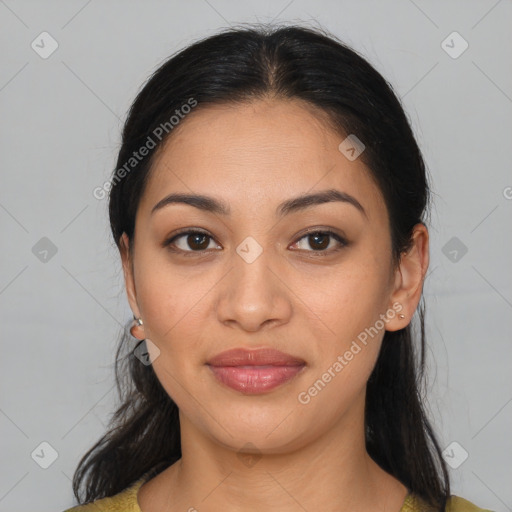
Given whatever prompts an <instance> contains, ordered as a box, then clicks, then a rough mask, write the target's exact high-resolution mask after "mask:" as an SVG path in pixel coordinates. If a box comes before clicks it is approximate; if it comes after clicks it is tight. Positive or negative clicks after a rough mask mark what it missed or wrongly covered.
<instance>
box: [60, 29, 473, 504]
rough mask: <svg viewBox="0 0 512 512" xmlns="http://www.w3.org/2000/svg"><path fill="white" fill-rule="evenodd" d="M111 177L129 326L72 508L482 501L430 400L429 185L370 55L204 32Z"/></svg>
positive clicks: (280, 33)
mask: <svg viewBox="0 0 512 512" xmlns="http://www.w3.org/2000/svg"><path fill="white" fill-rule="evenodd" d="M107 188H110V221H111V227H112V233H113V237H114V240H115V242H116V244H117V246H118V248H119V251H120V256H121V259H122V263H123V270H124V277H125V284H126V292H127V296H128V300H129V303H130V307H131V309H132V311H133V314H134V318H135V320H136V322H135V324H134V325H133V326H132V328H131V334H132V336H133V337H134V338H136V339H138V340H140V341H139V343H138V344H137V345H136V347H133V345H131V342H132V341H133V338H132V339H130V338H129V337H127V339H123V340H122V343H121V344H120V347H119V350H118V354H117V356H118V361H119V355H120V351H121V349H122V348H123V347H128V350H127V352H128V355H127V357H125V358H124V359H123V360H121V361H120V362H121V363H123V362H126V363H127V364H128V365H129V379H128V380H127V382H126V383H125V387H123V386H122V385H121V384H119V386H120V391H121V392H122V393H124V395H123V403H122V405H121V407H120V408H119V409H118V411H117V412H116V414H115V416H114V418H113V424H112V428H111V429H110V430H109V431H108V433H107V434H106V435H105V436H104V437H103V438H102V439H101V440H100V441H99V442H98V443H97V444H96V445H95V446H94V447H93V448H91V450H90V451H89V452H88V453H87V454H86V455H85V456H84V458H83V459H82V461H81V462H80V465H79V467H78V469H77V471H76V473H75V476H74V482H73V488H74V491H75V495H76V497H77V498H78V500H79V503H82V504H84V503H91V502H93V501H94V500H96V501H95V502H94V503H93V504H92V503H91V504H89V505H85V506H82V507H75V508H73V509H70V510H73V511H99V510H119V511H128V510H131V511H139V512H140V511H142V512H157V511H158V512H163V511H166V512H167V511H169V512H171V511H177V510H189V511H194V510H200V511H221V510H222V511H231V510H233V511H235V510H236V511H239V510H243V511H260V510H262V511H263V510H264V511H268V510H279V511H284V512H286V511H297V510H307V511H318V510H332V511H338V512H339V511H352V512H353V511H372V512H376V511H379V512H398V511H402V512H405V511H409V512H410V511H426V510H435V511H444V510H447V511H451V512H456V511H465V512H467V511H479V510H482V509H480V508H478V507H476V506H475V505H473V504H471V503H470V502H468V501H467V500H464V499H462V498H460V497H456V496H451V494H450V483H449V476H448V472H447V468H446V465H445V462H444V460H443V458H442V456H441V449H440V446H439V444H438V442H437V440H436V437H435V434H434V432H433V429H432V426H431V424H430V423H429V421H428V419H427V417H426V414H425V412H424V406H423V404H422V402H421V399H420V377H421V376H422V375H423V355H424V349H425V346H424V344H425V340H424V327H423V305H420V299H421V296H422V287H423V282H424V278H425V274H426V272H427V268H428V263H429V237H428V230H427V227H426V224H425V219H426V215H427V213H428V212H427V207H428V203H429V188H428V184H427V176H426V171H425V165H424V162H423V160H422V156H421V153H420V151H419V148H418V146H417V143H416V141H415V139H414V137H413V134H412V131H411V128H410V126H409V123H408V121H407V119H406V116H405V114H404V111H403V109H402V107H401V105H400V103H399V101H398V100H397V98H396V96H395V95H394V93H393V91H392V89H391V87H390V86H389V84H387V82H386V81H385V80H384V79H383V78H382V77H381V75H380V74H379V73H378V72H377V71H376V70H375V69H373V67H371V66H370V64H369V63H368V62H366V61H365V60H364V59H363V58H362V57H360V56H359V55H357V54H356V53H355V52H354V51H353V50H351V49H349V48H348V47H346V46H345V45H343V44H342V43H341V42H339V41H337V40H336V39H335V38H334V37H333V36H331V35H328V34H324V33H322V32H321V31H318V30H312V29H308V28H301V27H295V26H291V27H284V28H279V29H275V28H265V27H263V28H261V27H258V28H243V29H232V30H228V31H225V32H223V33H220V34H218V35H215V36H213V37H209V38H207V39H204V40H203V41H200V42H197V43H195V44H193V45H191V46H190V47H188V48H186V49H184V50H183V51H181V52H179V53H178V54H177V55H175V56H173V57H172V58H170V59H169V60H168V61H167V62H166V63H165V64H164V65H162V66H161V67H160V68H159V69H158V70H157V71H156V72H155V73H154V74H153V76H152V77H151V78H150V80H149V81H148V82H147V84H146V85H145V87H144V88H143V89H142V91H141V92H140V93H139V95H138V97H137V98H136V100H135V102H134V104H133V106H132V108H131V110H130V113H129V116H128V119H127V121H126V125H125V127H124V132H123V140H122V146H121V149H120V152H119V158H118V162H117V166H116V171H115V172H114V175H113V177H112V181H111V183H110V185H108V186H107V187H105V189H107ZM417 309H418V315H417V322H418V327H419V328H418V329H417V331H418V332H419V334H420V337H419V339H418V340H415V339H414V337H413V332H412V328H411V320H412V317H413V315H414V313H415V311H416V310H417ZM415 343H417V344H418V345H419V351H418V353H419V354H421V358H419V361H417V358H416V350H417V349H416V348H415ZM118 370H119V369H118V368H117V367H116V375H117V377H118V382H119V372H118ZM123 375H124V374H123ZM81 488H83V490H84V496H81V494H80V490H81Z"/></svg>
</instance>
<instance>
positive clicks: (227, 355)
mask: <svg viewBox="0 0 512 512" xmlns="http://www.w3.org/2000/svg"><path fill="white" fill-rule="evenodd" d="M206 364H208V365H210V366H263V365H271V366H301V365H304V364H305V361H304V360H303V359H300V358H298V357H295V356H291V355H290V354H286V353H284V352H280V351H279V350H275V349H273V348H260V349H252V350H251V349H245V348H235V349H232V350H227V351H225V352H221V353H220V354H217V355H216V356H214V357H212V358H211V359H209V360H208V361H207V363H206Z"/></svg>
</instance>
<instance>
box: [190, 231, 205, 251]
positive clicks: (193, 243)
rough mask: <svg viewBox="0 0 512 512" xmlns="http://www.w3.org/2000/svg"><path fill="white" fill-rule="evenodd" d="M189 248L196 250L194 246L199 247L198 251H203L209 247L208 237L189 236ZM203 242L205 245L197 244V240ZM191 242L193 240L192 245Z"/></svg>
mask: <svg viewBox="0 0 512 512" xmlns="http://www.w3.org/2000/svg"><path fill="white" fill-rule="evenodd" d="M188 239H189V246H190V247H191V248H192V249H194V245H199V247H196V248H197V249H198V250H203V249H206V248H207V247H208V236H207V235H201V234H195V235H189V237H188ZM201 239H202V240H203V243H201V242H198V243H197V244H196V240H201ZM190 240H192V243H190Z"/></svg>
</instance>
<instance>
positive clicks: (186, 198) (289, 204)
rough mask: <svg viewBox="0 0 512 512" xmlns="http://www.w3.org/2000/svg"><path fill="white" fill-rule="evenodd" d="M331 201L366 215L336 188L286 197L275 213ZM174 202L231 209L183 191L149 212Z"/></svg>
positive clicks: (224, 212)
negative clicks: (343, 204)
mask: <svg viewBox="0 0 512 512" xmlns="http://www.w3.org/2000/svg"><path fill="white" fill-rule="evenodd" d="M332 202H342V203H347V204H351V205H352V206H355V207H356V208H357V209H358V210H359V211H360V212H361V213H362V214H363V215H364V216H365V217H368V216H367V214H366V211H365V209H364V208H363V206H362V204H361V203H360V202H359V201H358V200H357V199H356V198H355V197H353V196H351V195H350V194H347V193H346V192H341V191H340V190H336V189H328V190H322V191H320V192H315V193H313V194H305V195H302V196H298V197H294V198H292V199H288V200H286V201H284V202H283V203H281V204H280V205H278V207H277V209H276V215H277V216H279V217H284V216H285V215H288V214H290V213H294V212H298V211H302V210H305V209H307V208H311V207H312V206H316V205H320V204H325V203H332ZM175 203H181V204H188V205H190V206H194V207H195V208H198V209H200V210H203V211H207V212H212V213H217V214H219V215H225V216H229V215H231V209H230V207H229V205H228V204H226V203H224V202H223V201H220V200H218V199H215V198H213V197H209V196H205V195H201V194H183V193H174V194H169V195H168V196H166V197H164V198H163V199H162V200H160V201H159V202H158V203H157V204H156V205H155V206H154V207H153V209H152V210H151V214H153V213H154V212H156V211H158V210H161V209H162V208H164V207H165V206H168V205H170V204H175Z"/></svg>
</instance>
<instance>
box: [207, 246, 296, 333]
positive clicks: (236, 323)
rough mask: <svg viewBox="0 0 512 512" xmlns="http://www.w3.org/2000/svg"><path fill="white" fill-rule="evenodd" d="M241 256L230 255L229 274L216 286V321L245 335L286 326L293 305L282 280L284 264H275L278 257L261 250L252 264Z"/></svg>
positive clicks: (247, 258)
mask: <svg viewBox="0 0 512 512" xmlns="http://www.w3.org/2000/svg"><path fill="white" fill-rule="evenodd" d="M250 250H254V248H250ZM240 254H241V255H240ZM240 254H239V253H234V254H233V258H232V268H231V271H230V272H228V274H227V275H226V276H225V278H224V279H223V280H222V281H221V283H219V284H220V286H219V287H218V293H219V297H218V302H217V308H216V309H217V317H218V320H219V321H220V322H221V323H223V324H224V325H226V326H230V327H236V328H238V329H241V330H244V331H248V332H257V331H259V330H261V329H266V328H269V327H270V326H274V327H275V326H278V325H281V324H285V323H287V322H288V321H289V320H290V317H291V314H292V303H291V300H290V293H291V292H290V291H289V287H287V286H286V283H285V282H284V280H283V277H282V275H283V271H282V270H281V266H282V263H285V262H284V261H283V262H281V264H278V263H279V262H278V261H276V260H277V258H279V256H277V255H274V254H272V251H270V250H263V251H262V252H261V254H259V255H258V256H257V257H256V259H254V260H252V258H251V257H247V256H246V253H244V252H243V251H241V252H240ZM288 286H289V285H288Z"/></svg>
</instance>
